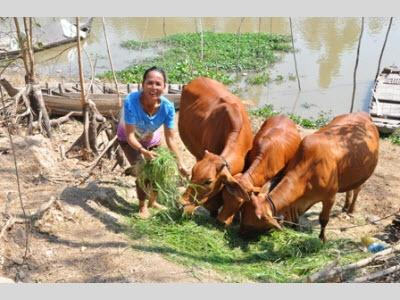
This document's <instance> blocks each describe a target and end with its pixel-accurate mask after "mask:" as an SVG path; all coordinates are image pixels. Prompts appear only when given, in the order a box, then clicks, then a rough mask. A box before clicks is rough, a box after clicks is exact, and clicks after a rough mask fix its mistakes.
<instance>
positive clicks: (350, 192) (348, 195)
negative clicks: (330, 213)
mask: <svg viewBox="0 0 400 300" xmlns="http://www.w3.org/2000/svg"><path fill="white" fill-rule="evenodd" d="M352 195H353V191H352V190H351V191H347V192H346V201H345V202H344V205H343V208H342V212H348V210H349V207H350V198H351V196H352Z"/></svg>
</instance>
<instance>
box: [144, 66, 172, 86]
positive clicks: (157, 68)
mask: <svg viewBox="0 0 400 300" xmlns="http://www.w3.org/2000/svg"><path fill="white" fill-rule="evenodd" d="M151 71H157V72H158V73H160V74H161V75H162V77H163V78H164V83H165V84H167V75H165V71H164V70H163V69H161V68H159V67H156V66H153V67H151V68H148V69H147V70H146V71H144V74H143V82H144V81H145V80H146V78H147V75H148V74H149V73H150V72H151Z"/></svg>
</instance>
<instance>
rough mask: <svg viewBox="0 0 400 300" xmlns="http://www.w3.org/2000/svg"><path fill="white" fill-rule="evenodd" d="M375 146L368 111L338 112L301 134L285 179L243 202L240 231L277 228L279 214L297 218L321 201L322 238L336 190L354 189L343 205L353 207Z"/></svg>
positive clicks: (369, 169)
mask: <svg viewBox="0 0 400 300" xmlns="http://www.w3.org/2000/svg"><path fill="white" fill-rule="evenodd" d="M378 149H379V134H378V130H377V128H376V126H375V125H374V124H373V123H372V120H371V118H370V116H369V115H368V114H367V113H364V112H360V113H351V114H346V115H340V116H337V117H336V118H334V119H333V120H332V121H331V122H330V123H329V124H328V125H327V126H326V127H324V128H322V129H320V130H318V131H317V132H315V133H314V134H311V135H309V136H306V137H305V138H304V139H303V141H302V142H301V144H300V147H299V149H298V150H297V152H296V155H295V157H294V158H293V159H292V160H291V161H290V162H289V164H288V167H287V169H286V170H285V175H284V177H283V179H282V180H281V181H280V182H279V184H278V185H277V186H276V187H275V188H274V189H273V190H272V191H271V192H270V193H269V194H267V195H266V194H265V193H260V194H258V196H254V195H252V196H251V201H249V202H246V203H245V205H243V207H242V223H241V231H242V233H246V232H248V231H249V230H257V231H260V230H266V229H268V228H276V229H280V228H281V226H280V225H279V223H278V222H277V220H276V216H278V215H282V216H283V217H284V219H285V220H286V221H290V222H294V223H297V222H298V218H299V216H300V215H302V214H303V213H304V212H305V211H307V210H308V209H309V208H310V207H311V206H312V205H314V204H315V203H317V202H321V201H322V211H321V213H320V215H319V223H320V225H321V232H320V235H319V237H320V239H322V240H323V241H325V227H326V225H327V224H328V221H329V214H330V211H331V208H332V206H333V204H334V201H335V195H336V193H341V192H351V191H353V192H354V195H353V199H352V203H351V204H350V195H349V194H348V195H346V199H347V200H346V204H345V207H344V210H347V212H349V213H351V212H352V211H353V209H354V203H355V201H356V199H357V195H358V192H359V191H360V189H361V185H362V184H363V183H364V182H365V181H366V180H367V179H368V178H369V177H370V176H371V175H372V173H373V171H374V170H375V167H376V165H377V163H378Z"/></svg>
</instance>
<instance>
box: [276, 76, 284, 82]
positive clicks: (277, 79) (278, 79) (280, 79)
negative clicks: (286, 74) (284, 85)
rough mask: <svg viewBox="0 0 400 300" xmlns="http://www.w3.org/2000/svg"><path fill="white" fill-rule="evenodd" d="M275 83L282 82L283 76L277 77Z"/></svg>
mask: <svg viewBox="0 0 400 300" xmlns="http://www.w3.org/2000/svg"><path fill="white" fill-rule="evenodd" d="M275 81H283V75H277V76H276V77H275Z"/></svg>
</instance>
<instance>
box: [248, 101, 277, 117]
mask: <svg viewBox="0 0 400 300" xmlns="http://www.w3.org/2000/svg"><path fill="white" fill-rule="evenodd" d="M249 114H250V116H255V117H261V118H264V119H267V118H269V117H272V116H276V115H279V112H277V111H275V110H274V107H273V106H272V105H271V104H268V105H265V106H264V107H262V108H258V109H254V110H250V111H249Z"/></svg>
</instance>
